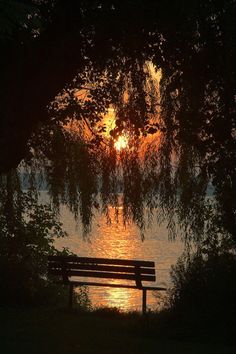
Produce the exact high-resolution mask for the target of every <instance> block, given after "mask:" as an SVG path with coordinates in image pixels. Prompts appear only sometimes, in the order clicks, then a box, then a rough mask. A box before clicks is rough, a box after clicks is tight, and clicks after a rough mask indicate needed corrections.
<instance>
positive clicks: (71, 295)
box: [68, 284, 74, 309]
mask: <svg viewBox="0 0 236 354" xmlns="http://www.w3.org/2000/svg"><path fill="white" fill-rule="evenodd" d="M73 292H74V287H73V284H69V303H68V305H69V308H70V309H71V308H72V306H73Z"/></svg>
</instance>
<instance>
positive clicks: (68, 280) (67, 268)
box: [48, 256, 166, 314]
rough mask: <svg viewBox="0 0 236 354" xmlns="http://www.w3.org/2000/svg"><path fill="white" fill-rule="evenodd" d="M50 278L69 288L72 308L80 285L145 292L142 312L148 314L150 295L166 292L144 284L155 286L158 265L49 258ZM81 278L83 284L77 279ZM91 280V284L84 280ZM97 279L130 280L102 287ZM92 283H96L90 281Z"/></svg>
mask: <svg viewBox="0 0 236 354" xmlns="http://www.w3.org/2000/svg"><path fill="white" fill-rule="evenodd" d="M48 274H49V275H53V276H55V277H56V281H57V282H59V283H63V284H67V285H68V286H69V307H72V305H73V291H74V287H76V286H81V285H92V286H104V287H112V288H129V289H138V290H141V291H142V292H143V294H142V295H143V296H142V311H143V314H145V313H146V303H147V291H148V290H159V291H164V290H166V288H163V287H153V286H145V285H143V284H142V282H155V281H156V275H155V263H154V262H151V261H140V260H127V259H108V258H87V257H77V256H49V257H48ZM78 277H82V278H83V279H82V280H78V279H76V278H78ZM87 278H90V281H87V280H84V279H87ZM96 278H103V279H113V280H114V279H119V280H126V281H127V280H128V281H129V282H128V283H127V284H126V283H124V282H123V283H122V284H117V283H113V282H112V281H110V282H109V283H101V282H98V281H96ZM91 279H95V281H94V280H92V281H91Z"/></svg>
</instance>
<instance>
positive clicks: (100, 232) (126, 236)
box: [56, 207, 183, 311]
mask: <svg viewBox="0 0 236 354" xmlns="http://www.w3.org/2000/svg"><path fill="white" fill-rule="evenodd" d="M110 213H111V224H110V225H108V224H107V220H106V217H105V216H104V215H103V216H101V215H99V214H97V215H95V219H94V222H93V227H92V232H91V234H90V235H89V236H87V237H86V238H84V237H83V233H82V229H81V228H80V227H77V226H76V223H75V221H74V217H73V215H72V214H71V213H70V212H69V211H68V209H67V208H66V207H62V208H61V220H62V222H63V225H64V228H65V230H66V231H67V232H68V237H66V238H64V239H59V240H57V241H56V245H57V247H58V248H62V247H68V248H69V249H70V250H71V251H72V252H74V253H75V254H77V255H78V256H84V257H104V258H121V259H136V260H150V261H154V262H155V265H156V278H157V281H156V283H146V284H150V285H152V286H167V287H168V286H170V285H171V279H170V268H171V265H173V264H175V263H176V260H177V258H178V257H179V255H180V254H181V253H182V250H183V244H182V242H181V241H180V240H176V241H174V242H173V241H172V242H171V241H169V240H168V236H167V228H166V225H162V226H159V225H158V224H157V223H156V222H154V223H153V225H152V226H151V227H150V228H149V229H147V230H146V231H145V238H144V240H143V241H142V239H141V237H140V232H139V230H138V228H137V227H136V226H135V225H134V224H129V225H126V227H125V226H124V225H123V222H122V221H121V220H119V221H120V222H118V223H117V222H116V220H115V211H114V209H112V208H110ZM96 281H97V280H96ZM101 281H104V280H101ZM122 282H123V281H122ZM88 291H89V298H90V300H91V302H92V305H93V306H95V307H99V306H103V307H104V306H105V307H117V308H120V309H122V310H124V311H131V310H138V311H140V310H141V300H142V292H141V291H139V290H134V289H119V288H106V287H92V286H91V287H89V289H88ZM157 295H158V293H157V292H152V291H148V297H147V305H148V308H149V309H152V310H153V309H155V308H157V307H159V306H160V302H161V301H160V299H159V297H158V296H157Z"/></svg>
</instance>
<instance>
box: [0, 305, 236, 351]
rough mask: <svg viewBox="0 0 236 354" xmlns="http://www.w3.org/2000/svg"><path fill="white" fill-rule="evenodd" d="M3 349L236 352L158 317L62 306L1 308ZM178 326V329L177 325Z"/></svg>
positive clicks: (217, 339)
mask: <svg viewBox="0 0 236 354" xmlns="http://www.w3.org/2000/svg"><path fill="white" fill-rule="evenodd" d="M0 316H1V324H2V326H1V327H2V329H1V333H0V343H1V344H0V353H1V354H23V353H24V354H33V353H34V354H53V353H55V354H94V353H102V354H106V353H107V354H113V353H114V354H116V353H117V354H118V353H120V354H132V353H135V354H139V353H140V354H141V353H142V354H149V353H153V354H154V353H160V354H165V353H168V354H175V353H181V354H185V353H186V354H192V353H193V354H195V353H201V354H204V353H209V354H213V353H214V354H231V353H232V354H234V353H236V345H235V344H233V343H231V344H230V343H229V341H228V340H226V339H224V340H223V339H222V338H221V336H220V334H217V333H215V335H214V333H211V335H210V336H208V334H207V333H205V331H203V332H202V333H200V335H199V334H197V333H195V334H194V335H193V333H189V331H188V328H187V327H185V328H183V327H182V328H179V327H178V325H176V326H172V329H171V328H170V327H169V326H168V325H167V324H165V325H164V327H163V326H162V328H161V327H160V326H159V325H158V322H160V320H161V319H160V318H158V316H147V317H146V318H143V317H141V316H140V315H137V314H129V315H122V314H119V313H118V312H116V311H110V310H103V311H98V312H94V313H83V312H82V313H81V312H78V311H73V312H69V311H67V310H62V309H45V308H44V309H27V310H25V309H20V310H19V309H3V308H2V309H0ZM174 327H175V328H174Z"/></svg>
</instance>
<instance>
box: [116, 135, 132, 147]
mask: <svg viewBox="0 0 236 354" xmlns="http://www.w3.org/2000/svg"><path fill="white" fill-rule="evenodd" d="M128 142H129V141H128V138H127V136H125V135H120V136H119V137H118V139H117V140H116V141H115V143H114V147H115V149H116V150H117V151H121V150H122V149H126V148H127V147H128Z"/></svg>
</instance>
